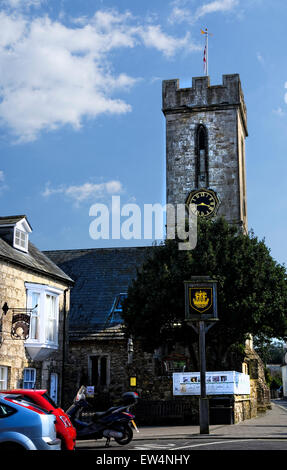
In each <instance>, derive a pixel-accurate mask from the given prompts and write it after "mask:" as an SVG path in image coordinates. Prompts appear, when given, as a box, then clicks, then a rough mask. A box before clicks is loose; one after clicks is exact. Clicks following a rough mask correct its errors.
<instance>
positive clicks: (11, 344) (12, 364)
mask: <svg viewBox="0 0 287 470" xmlns="http://www.w3.org/2000/svg"><path fill="white" fill-rule="evenodd" d="M25 282H30V283H39V284H45V285H49V286H53V287H56V288H60V289H65V288H66V286H65V285H63V284H62V283H61V282H59V281H54V280H52V279H50V278H48V277H46V276H44V275H39V274H36V273H33V272H31V271H29V270H26V269H25V268H20V267H17V266H16V265H13V264H12V263H9V262H4V261H1V265H0V307H1V311H0V316H1V317H0V330H1V333H0V365H1V366H7V367H8V388H17V387H21V386H22V381H23V369H24V368H26V367H33V368H36V370H37V382H36V387H37V388H48V389H49V386H50V383H49V380H50V373H51V372H55V373H57V374H58V376H59V379H60V378H61V373H62V346H63V341H62V339H63V338H62V336H63V319H62V314H61V313H62V311H63V302H64V295H63V294H61V295H60V297H59V308H60V321H59V331H58V341H59V345H58V350H57V351H55V352H53V353H52V354H51V356H50V357H49V358H48V359H47V360H46V361H41V362H39V361H32V360H31V359H30V357H29V355H28V353H27V351H26V349H25V343H24V341H23V340H15V339H12V337H11V324H12V310H9V311H8V313H7V314H6V315H4V314H2V307H3V304H4V303H5V302H7V304H8V306H9V307H10V308H11V309H12V308H26V289H25ZM66 299H67V304H66V309H67V311H69V295H67V297H66ZM67 327H68V325H67ZM60 385H61V384H60V383H59V386H60ZM58 392H59V393H58V396H60V392H61V390H60V388H59V391H58Z"/></svg>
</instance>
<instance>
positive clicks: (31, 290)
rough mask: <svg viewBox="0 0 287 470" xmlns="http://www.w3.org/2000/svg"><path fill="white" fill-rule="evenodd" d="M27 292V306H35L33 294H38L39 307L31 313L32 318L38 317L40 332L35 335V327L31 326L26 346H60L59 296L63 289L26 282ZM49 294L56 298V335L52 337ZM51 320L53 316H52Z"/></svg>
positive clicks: (54, 316) (54, 347)
mask: <svg viewBox="0 0 287 470" xmlns="http://www.w3.org/2000/svg"><path fill="white" fill-rule="evenodd" d="M25 287H26V294H27V308H34V307H35V305H33V294H37V295H38V301H39V303H38V307H37V310H35V311H34V312H33V313H32V314H31V318H32V321H33V318H36V322H37V324H38V334H37V335H34V334H33V333H34V331H33V327H32V329H31V326H30V334H29V338H28V339H27V340H26V341H25V346H26V347H33V346H37V347H46V348H47V347H48V348H49V347H50V348H53V349H57V348H58V330H59V297H60V295H61V294H62V293H63V289H58V288H56V287H52V286H48V285H44V284H33V283H25ZM47 296H51V297H53V298H54V299H55V300H54V315H53V319H52V321H53V322H54V327H53V331H54V336H53V338H52V339H49V337H48V331H49V308H48V303H47V300H46V299H47ZM50 322H51V317H50ZM35 336H36V337H35Z"/></svg>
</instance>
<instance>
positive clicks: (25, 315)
mask: <svg viewBox="0 0 287 470" xmlns="http://www.w3.org/2000/svg"><path fill="white" fill-rule="evenodd" d="M31 232H32V228H31V226H30V224H29V222H28V220H27V218H26V216H24V215H20V216H12V217H0V305H1V310H0V390H4V389H14V388H46V389H48V391H49V393H50V394H51V396H52V397H53V398H54V400H55V401H56V402H57V403H60V402H61V395H62V390H63V383H62V375H63V369H64V363H65V360H66V359H65V355H66V354H67V341H66V335H67V331H68V313H69V302H70V299H69V298H70V288H71V286H72V285H73V281H72V279H71V278H69V276H67V275H66V274H65V273H64V272H63V271H62V270H61V269H60V268H59V267H58V266H56V265H55V264H54V263H53V262H52V261H51V260H50V259H49V258H47V257H46V256H45V255H44V254H43V253H42V252H40V251H39V250H38V249H37V248H36V247H35V246H34V245H33V244H32V243H31V242H30V241H29V237H30V234H31Z"/></svg>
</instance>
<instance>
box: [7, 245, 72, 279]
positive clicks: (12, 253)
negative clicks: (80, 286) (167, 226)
mask: <svg viewBox="0 0 287 470" xmlns="http://www.w3.org/2000/svg"><path fill="white" fill-rule="evenodd" d="M0 259H4V260H6V261H9V262H11V263H14V264H17V265H18V266H22V267H23V268H26V269H31V270H32V271H35V272H37V273H39V274H43V275H46V276H48V277H52V278H53V279H58V280H59V281H62V282H63V281H64V283H66V284H73V280H72V279H71V278H70V277H69V276H68V275H67V274H66V273H64V272H63V271H62V270H61V269H60V268H59V267H58V266H57V265H56V264H55V263H53V262H52V261H51V259H49V258H48V257H47V256H45V255H44V254H43V253H42V252H41V251H40V250H38V249H37V248H36V247H35V246H34V245H33V244H32V243H31V242H29V245H28V253H25V252H22V251H20V250H17V249H16V248H14V247H13V246H11V245H10V244H9V243H7V242H6V241H5V240H3V239H2V238H1V237H0Z"/></svg>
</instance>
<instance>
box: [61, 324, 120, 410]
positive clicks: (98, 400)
mask: <svg viewBox="0 0 287 470" xmlns="http://www.w3.org/2000/svg"><path fill="white" fill-rule="evenodd" d="M92 356H101V357H106V358H107V360H108V383H107V385H100V386H96V388H95V398H94V403H95V404H96V407H97V409H101V408H102V409H104V408H105V407H106V406H111V404H112V403H113V402H114V401H116V400H118V399H119V398H120V396H121V395H122V394H123V393H124V392H125V391H128V390H129V381H128V376H127V369H126V365H127V361H128V353H127V342H126V340H125V339H124V337H123V335H121V334H119V335H118V334H117V333H115V334H103V333H102V334H101V333H99V334H93V335H89V336H88V335H87V336H86V337H78V338H76V337H75V336H73V337H72V338H70V342H69V359H68V364H67V367H66V373H65V385H66V386H65V401H64V403H65V406H69V405H70V404H71V402H72V400H73V398H74V397H75V395H76V393H77V391H78V390H79V388H80V387H81V385H91V386H95V384H94V383H93V381H92V378H91V362H90V358H91V357H92Z"/></svg>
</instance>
